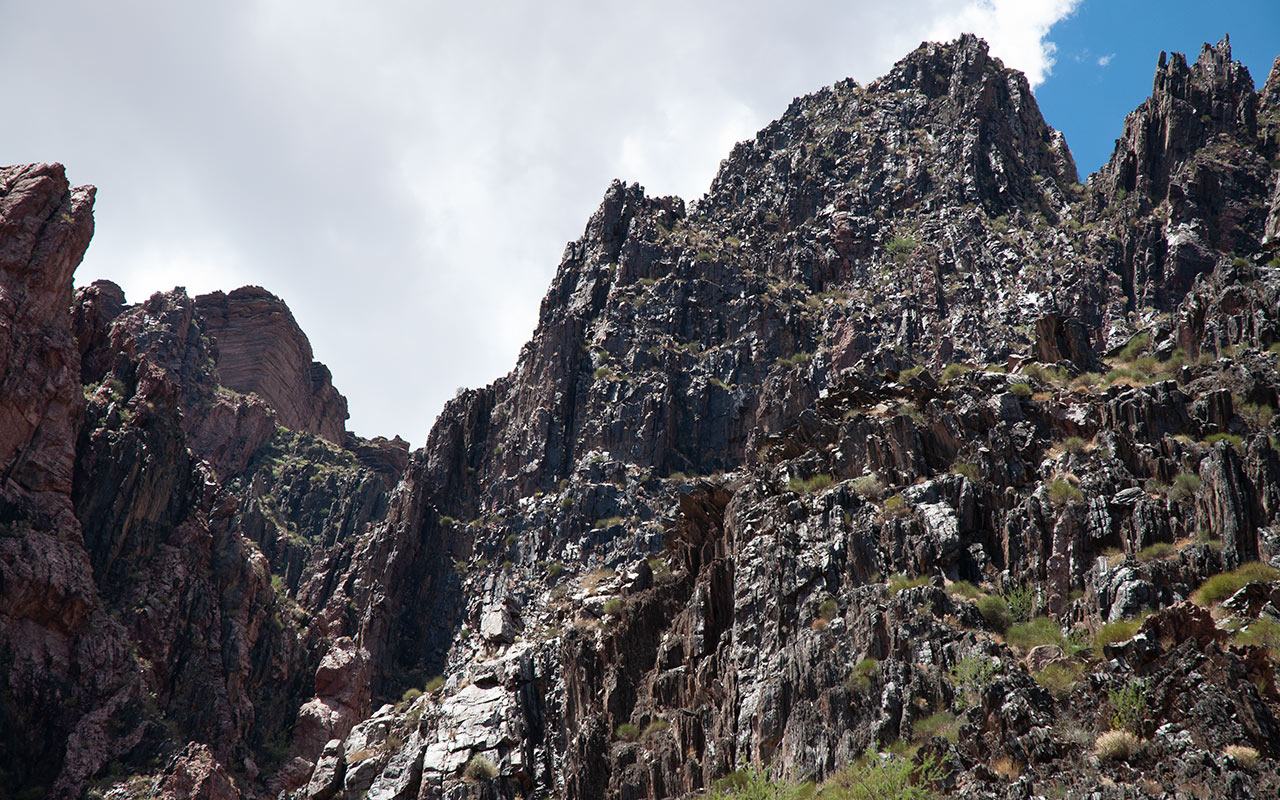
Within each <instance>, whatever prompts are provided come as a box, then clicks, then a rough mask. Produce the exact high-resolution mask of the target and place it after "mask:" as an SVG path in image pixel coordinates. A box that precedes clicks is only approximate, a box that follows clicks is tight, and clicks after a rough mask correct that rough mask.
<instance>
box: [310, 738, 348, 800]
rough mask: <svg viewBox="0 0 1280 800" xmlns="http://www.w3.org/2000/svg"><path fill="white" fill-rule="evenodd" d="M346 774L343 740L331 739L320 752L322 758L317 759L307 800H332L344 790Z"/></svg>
mask: <svg viewBox="0 0 1280 800" xmlns="http://www.w3.org/2000/svg"><path fill="white" fill-rule="evenodd" d="M346 774H347V759H346V750H345V749H344V748H343V747H342V740H341V739H330V740H329V741H328V742H327V743H325V746H324V750H322V751H321V752H320V758H318V759H316V768H315V771H314V772H313V773H312V774H311V781H310V782H309V783H308V784H307V800H330V799H331V798H332V797H333V796H334V795H335V794H337V793H338V792H339V791H340V790H341V789H342V783H343V781H344V780H345V779H346Z"/></svg>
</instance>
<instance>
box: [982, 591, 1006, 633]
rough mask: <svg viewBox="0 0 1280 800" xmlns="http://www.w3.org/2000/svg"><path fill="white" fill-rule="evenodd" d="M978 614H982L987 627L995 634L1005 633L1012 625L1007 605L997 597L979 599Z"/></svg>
mask: <svg viewBox="0 0 1280 800" xmlns="http://www.w3.org/2000/svg"><path fill="white" fill-rule="evenodd" d="M978 613H980V614H982V618H983V619H984V620H986V623H987V626H988V627H990V628H991V630H993V631H995V632H996V633H1000V634H1003V633H1005V632H1006V631H1008V630H1009V626H1010V625H1012V624H1013V617H1012V616H1011V615H1010V614H1009V604H1008V603H1006V602H1005V601H1004V598H1003V597H1000V596H999V595H994V594H988V595H983V596H982V597H979V598H978Z"/></svg>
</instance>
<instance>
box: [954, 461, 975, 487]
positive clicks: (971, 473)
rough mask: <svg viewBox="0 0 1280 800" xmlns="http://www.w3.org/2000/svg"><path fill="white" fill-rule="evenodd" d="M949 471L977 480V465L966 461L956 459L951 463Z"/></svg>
mask: <svg viewBox="0 0 1280 800" xmlns="http://www.w3.org/2000/svg"><path fill="white" fill-rule="evenodd" d="M951 471H952V472H954V473H955V474H957V475H963V476H965V477H966V478H968V479H969V480H971V481H973V482H974V483H977V481H978V466H977V465H976V464H971V463H969V462H968V461H957V462H956V463H954V464H952V465H951Z"/></svg>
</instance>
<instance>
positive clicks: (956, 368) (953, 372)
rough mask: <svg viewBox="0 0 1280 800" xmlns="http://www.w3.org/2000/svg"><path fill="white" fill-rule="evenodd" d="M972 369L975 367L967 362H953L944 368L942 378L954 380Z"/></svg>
mask: <svg viewBox="0 0 1280 800" xmlns="http://www.w3.org/2000/svg"><path fill="white" fill-rule="evenodd" d="M971 369H973V367H971V366H969V365H967V364H957V363H955V362H952V363H950V364H948V365H947V366H946V367H945V368H944V369H943V370H942V379H943V380H944V381H950V380H954V379H956V378H958V377H960V376H961V375H963V374H965V373H966V372H968V371H969V370H971Z"/></svg>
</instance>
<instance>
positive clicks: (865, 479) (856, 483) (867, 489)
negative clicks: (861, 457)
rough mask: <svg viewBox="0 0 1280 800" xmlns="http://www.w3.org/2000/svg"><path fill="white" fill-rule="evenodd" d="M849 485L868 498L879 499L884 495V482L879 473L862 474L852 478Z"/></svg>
mask: <svg viewBox="0 0 1280 800" xmlns="http://www.w3.org/2000/svg"><path fill="white" fill-rule="evenodd" d="M850 485H851V486H853V490H854V491H855V492H857V493H858V494H859V495H861V496H862V497H865V498H868V499H870V500H879V499H880V498H881V497H882V496H883V495H884V483H882V482H881V480H880V476H879V475H862V476H861V477H857V478H854V479H853V481H852V483H851V484H850Z"/></svg>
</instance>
